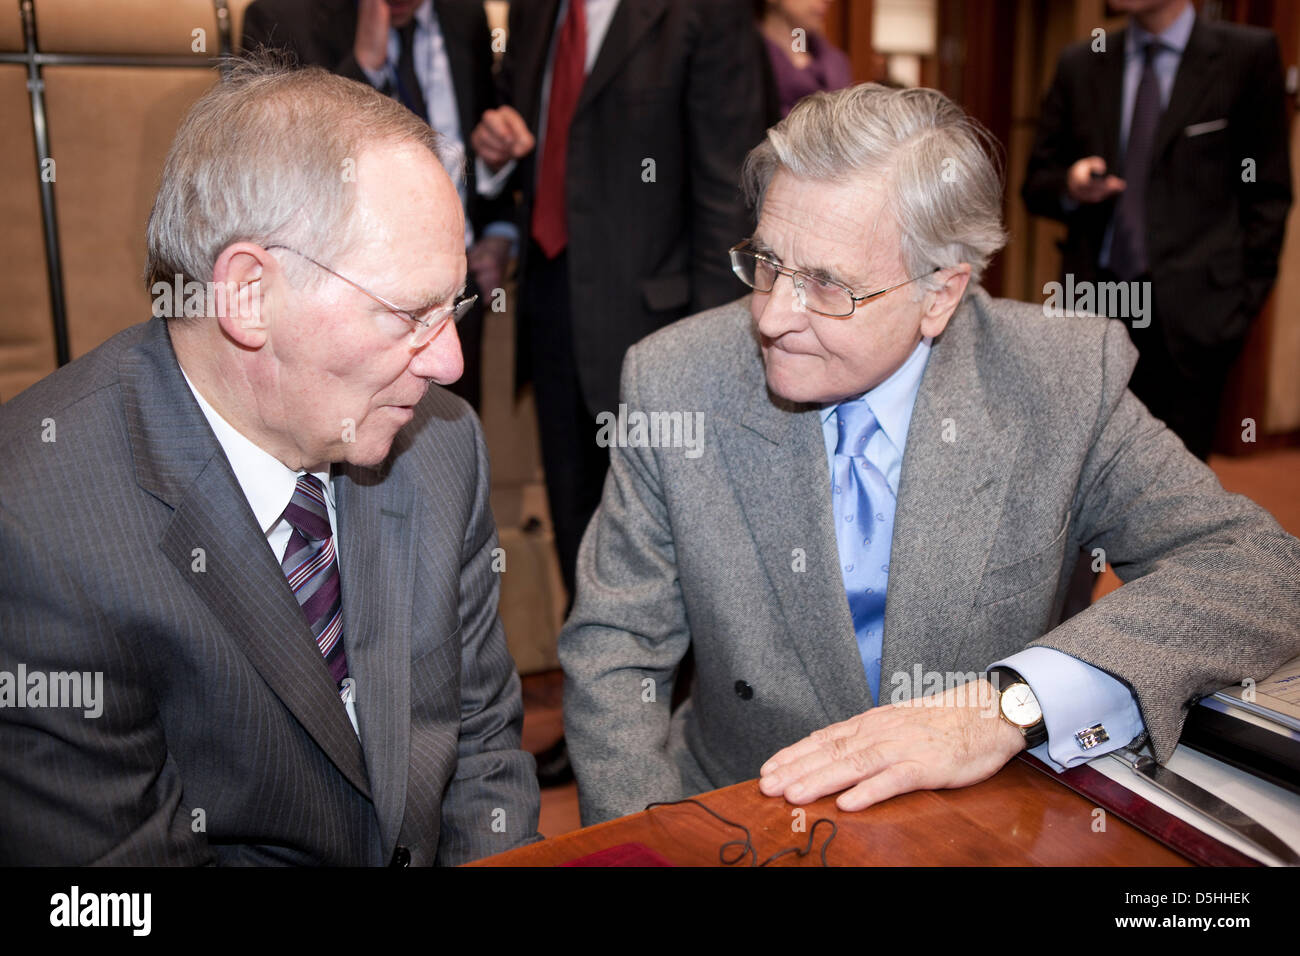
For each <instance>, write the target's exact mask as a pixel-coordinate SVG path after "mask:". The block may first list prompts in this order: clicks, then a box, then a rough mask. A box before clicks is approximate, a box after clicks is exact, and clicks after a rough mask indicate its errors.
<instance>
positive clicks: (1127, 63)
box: [1097, 3, 1196, 268]
mask: <svg viewBox="0 0 1300 956" xmlns="http://www.w3.org/2000/svg"><path fill="white" fill-rule="evenodd" d="M1195 22H1196V9H1195V8H1194V7H1193V6H1192V5H1191V4H1190V3H1189V4H1188V5H1187V7H1186V8H1185V9H1184V10H1183V12H1182V13H1181V14H1179V16H1178V19H1177V20H1175V21H1174V22H1173V23H1171V24H1169V26H1168V27H1166V28H1165V29H1164V30H1163V31H1162V32H1160V33H1156V34H1151V33H1148V32H1147V31H1146V30H1143V29H1142V27H1140V26H1139V25H1138V22H1137V20H1135V19H1132V18H1130V19H1129V23H1128V30H1127V32H1126V33H1125V35H1124V93H1123V101H1122V113H1121V115H1120V122H1119V155H1121V156H1123V155H1124V154H1125V153H1126V152H1127V151H1128V131H1129V127H1130V126H1131V125H1132V124H1133V106H1134V104H1135V103H1136V102H1137V91H1138V85H1139V84H1140V83H1141V82H1142V70H1143V68H1144V66H1145V63H1146V59H1145V57H1144V55H1143V53H1142V50H1143V48H1144V47H1145V46H1146V45H1147V42H1148V41H1149V40H1151V39H1153V38H1154V39H1158V40H1159V41H1160V44H1161V46H1160V49H1159V51H1157V53H1156V56H1155V62H1154V64H1153V66H1154V67H1155V71H1156V80H1157V81H1158V82H1159V84H1160V109H1161V111H1162V112H1163V111H1164V109H1165V108H1166V107H1168V106H1169V96H1170V94H1172V93H1173V90H1174V79H1175V77H1177V75H1178V65H1179V64H1180V63H1182V61H1183V50H1185V49H1187V39H1188V37H1190V36H1191V35H1192V25H1193V24H1194V23H1195ZM1114 231H1115V224H1114V221H1113V217H1112V222H1111V223H1110V224H1109V225H1107V226H1106V234H1105V236H1103V237H1102V240H1101V253H1100V255H1099V256H1098V257H1097V258H1098V261H1099V262H1100V263H1101V265H1102V268H1109V267H1110V241H1111V236H1112V234H1113V233H1114Z"/></svg>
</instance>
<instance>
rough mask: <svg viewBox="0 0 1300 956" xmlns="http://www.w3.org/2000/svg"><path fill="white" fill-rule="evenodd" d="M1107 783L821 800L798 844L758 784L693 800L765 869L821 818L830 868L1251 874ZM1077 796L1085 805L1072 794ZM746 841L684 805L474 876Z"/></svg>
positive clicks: (691, 858)
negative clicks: (623, 848)
mask: <svg viewBox="0 0 1300 956" xmlns="http://www.w3.org/2000/svg"><path fill="white" fill-rule="evenodd" d="M1094 778H1095V779H1094ZM1098 781H1101V783H1098ZM1110 783H1111V782H1110V781H1107V780H1106V778H1105V777H1103V776H1102V775H1101V774H1098V773H1097V772H1096V771H1094V770H1092V769H1090V768H1088V767H1080V768H1076V770H1070V771H1067V772H1066V773H1065V774H1064V775H1062V776H1061V777H1057V775H1055V774H1053V773H1052V772H1051V771H1049V770H1047V769H1046V768H1044V767H1043V766H1042V764H1039V763H1038V761H1036V760H1035V759H1034V758H1033V757H1029V756H1027V755H1022V756H1021V757H1020V758H1018V759H1016V760H1013V761H1011V762H1010V763H1008V764H1007V765H1006V766H1005V767H1004V768H1002V770H1001V771H999V772H998V773H997V774H995V775H994V776H993V777H990V778H989V779H988V780H986V781H984V782H983V783H980V784H977V785H976V786H973V787H966V788H963V789H960V790H931V791H920V792H916V793H909V794H904V795H902V796H899V797H895V798H894V799H892V800H887V801H885V802H884V803H881V804H878V805H876V806H874V807H870V808H868V809H867V810H864V811H862V812H859V813H842V812H840V811H839V810H837V809H836V808H835V798H834V797H833V796H832V797H825V798H823V799H821V800H818V801H817V802H816V803H812V804H809V805H807V806H806V807H804V808H802V809H803V810H804V811H805V814H804V818H803V825H804V829H803V831H802V832H796V831H795V830H794V829H793V827H794V825H795V823H796V820H797V816H796V814H795V813H794V811H795V810H796V808H795V807H793V806H792V805H790V804H788V803H786V802H785V800H783V799H781V798H778V797H765V796H763V795H762V794H761V793H760V792H759V790H758V781H757V780H749V781H746V782H745V783H738V784H736V785H734V786H731V787H725V788H723V789H721V790H714V791H712V792H711V793H707V794H702V795H700V797H699V799H700V800H701V802H703V803H705V804H707V805H708V806H709V807H711V808H712V809H713V810H715V811H716V812H717V813H719V814H721V815H722V816H723V817H725V818H727V819H728V820H733V821H735V822H737V823H741V824H744V825H745V826H746V827H748V828H749V830H750V833H751V835H752V842H753V846H754V849H755V851H756V853H757V857H758V859H759V860H760V861H761V860H764V859H766V858H767V857H769V856H771V855H772V854H773V853H776V852H777V851H779V850H783V849H785V848H786V847H791V846H799V847H800V848H802V847H803V846H805V845H806V844H807V843H808V833H809V831H811V830H812V827H813V823H814V821H816V820H817V819H818V818H819V817H827V818H829V819H831V820H833V821H834V822H835V824H836V825H837V827H838V832H837V834H836V836H835V838H834V840H832V841H831V844H830V846H829V848H828V850H827V854H826V859H827V863H828V864H829V865H831V866H899V865H902V866H968V865H974V866H1001V865H1012V866H1020V865H1031V866H1036V865H1044V866H1112V865H1126V866H1190V865H1193V863H1194V862H1201V863H1226V864H1233V865H1250V864H1252V863H1253V861H1251V860H1250V859H1249V858H1247V857H1244V856H1242V855H1241V854H1238V853H1236V851H1234V850H1231V849H1230V848H1228V847H1225V846H1224V845H1223V844H1221V843H1218V842H1217V841H1214V840H1211V839H1209V838H1208V837H1205V836H1204V835H1203V834H1200V833H1199V831H1196V830H1194V828H1191V827H1189V826H1188V825H1186V824H1183V823H1182V822H1181V821H1179V820H1177V819H1176V818H1174V817H1171V816H1169V815H1168V814H1165V813H1164V812H1163V811H1160V810H1157V809H1156V808H1154V807H1153V806H1152V805H1151V804H1149V803H1146V801H1144V800H1140V798H1138V800H1139V801H1140V804H1141V805H1139V804H1137V803H1135V802H1134V801H1133V799H1132V798H1131V795H1128V793H1127V791H1125V792H1124V793H1120V792H1118V790H1116V789H1112V788H1113V787H1117V785H1111V787H1107V786H1106V785H1108V784H1110ZM1072 786H1073V787H1077V788H1079V789H1081V790H1084V791H1085V792H1088V793H1089V796H1087V797H1085V796H1082V795H1081V794H1080V793H1076V792H1074V790H1072V789H1070V788H1071V787H1072ZM1099 807H1102V808H1107V809H1106V810H1105V814H1104V818H1103V817H1101V816H1099V815H1098V813H1097V812H1096V811H1097V810H1098V808H1099ZM1151 811H1155V812H1154V813H1152V812H1151ZM1119 813H1123V814H1124V815H1125V816H1127V817H1129V818H1130V819H1135V820H1137V821H1138V822H1139V824H1140V825H1142V826H1143V827H1144V828H1145V829H1146V830H1148V832H1151V833H1156V834H1158V835H1159V836H1160V838H1161V839H1162V840H1166V841H1169V842H1173V843H1175V844H1176V845H1179V846H1180V848H1181V849H1182V850H1183V851H1184V852H1185V853H1186V854H1187V856H1184V855H1180V853H1178V852H1175V851H1174V850H1173V849H1170V848H1169V847H1168V846H1166V845H1164V843H1162V842H1160V840H1157V839H1153V838H1152V837H1151V836H1148V835H1147V834H1146V833H1143V832H1142V831H1141V830H1139V829H1137V828H1136V827H1134V826H1131V825H1129V824H1128V823H1125V822H1124V821H1123V820H1122V819H1120V818H1119V816H1118V814H1119ZM1103 819H1104V829H1101V828H1100V823H1101V821H1103ZM828 833H829V827H827V826H826V825H825V824H823V825H822V826H820V827H818V829H817V832H816V834H815V839H814V849H813V852H812V853H810V854H809V855H808V856H806V857H800V856H797V855H795V854H788V855H786V856H784V857H782V858H781V859H779V860H777V861H776V862H775V863H774V864H773V865H775V866H820V865H821V860H820V857H819V854H818V850H819V848H820V847H821V845H822V843H823V841H824V840H825V838H826V835H827V834H828ZM743 837H744V835H743V833H742V832H741V831H740V830H738V829H737V828H735V827H730V826H727V825H725V824H723V823H722V822H720V821H719V820H717V819H716V818H714V817H713V816H711V815H710V814H709V813H707V812H706V811H704V810H703V809H702V808H700V807H699V806H696V805H694V804H689V803H688V804H680V805H675V806H665V807H656V808H654V809H651V810H648V811H644V812H641V813H634V814H631V815H630V816H626V817H623V818H621V819H618V820H611V821H609V822H607V823H601V824H597V825H596V826H592V827H587V828H585V829H582V830H577V831H574V832H573V833H566V834H564V835H562V836H558V837H553V838H551V839H549V840H544V841H542V842H540V843H534V844H532V845H530V846H526V847H520V848H519V849H517V850H511V851H510V852H508V853H501V854H498V855H496V856H492V857H488V858H487V859H484V860H479V861H477V862H476V863H474V864H472V865H474V866H555V865H558V864H561V863H566V862H568V861H571V860H575V859H577V858H579V857H584V856H587V855H589V854H592V853H595V852H597V851H600V850H604V849H607V848H609V847H613V846H618V845H620V844H625V843H641V844H644V845H645V846H647V847H649V848H650V849H652V850H654V851H656V852H657V853H659V854H661V855H662V856H664V857H666V858H667V859H668V860H669V861H671V862H672V863H673V864H675V865H678V866H718V865H720V863H719V859H718V851H719V848H720V847H721V846H722V845H723V844H724V843H727V842H728V841H731V840H736V839H743ZM733 852H734V851H733ZM1188 857H1190V859H1189V858H1188ZM746 864H748V860H746Z"/></svg>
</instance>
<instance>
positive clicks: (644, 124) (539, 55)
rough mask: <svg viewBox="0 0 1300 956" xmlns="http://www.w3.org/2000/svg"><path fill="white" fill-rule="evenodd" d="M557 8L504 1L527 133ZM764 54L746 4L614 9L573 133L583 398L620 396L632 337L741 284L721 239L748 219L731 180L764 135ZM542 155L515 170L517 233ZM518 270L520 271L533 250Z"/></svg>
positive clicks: (514, 93)
mask: <svg viewBox="0 0 1300 956" xmlns="http://www.w3.org/2000/svg"><path fill="white" fill-rule="evenodd" d="M558 9H559V0H514V2H512V3H511V4H510V31H509V41H508V43H507V46H506V55H505V59H504V61H503V63H502V71H501V78H502V86H503V90H502V99H503V101H504V102H508V103H510V104H511V105H512V106H514V107H515V109H517V110H518V111H519V113H520V114H521V115H522V116H523V118H524V121H525V122H526V123H527V124H528V128H529V129H531V130H533V131H534V132H536V131H537V129H538V127H539V121H540V119H541V116H542V110H543V109H544V108H545V104H543V103H542V101H541V96H542V80H543V76H544V75H545V71H546V60H547V54H548V52H549V50H550V46H551V37H552V34H553V32H554V30H555V18H556V12H557V10H558ZM765 55H766V54H765V53H764V51H763V50H762V49H761V48H760V46H759V42H758V34H757V32H756V31H755V30H754V28H753V20H752V14H751V11H750V9H749V6H748V5H747V4H745V3H742V2H736V0H622V2H621V3H620V4H619V5H618V10H617V12H616V13H615V14H614V18H613V20H612V21H611V23H610V26H609V32H608V33H607V34H606V35H605V39H604V42H603V43H602V45H601V48H600V53H599V55H598V57H597V59H596V62H595V64H594V65H593V67H592V70H591V73H590V74H589V75H588V76H587V79H586V82H585V84H584V85H583V89H582V94H581V97H580V99H579V101H578V108H577V112H576V114H575V115H574V118H573V123H572V126H571V127H570V129H569V151H568V168H567V182H566V192H567V204H566V211H567V215H568V231H569V245H568V267H569V275H570V290H571V297H572V320H573V338H574V347H575V350H576V354H577V362H578V373H579V378H580V379H581V382H582V388H583V393H584V395H585V396H586V399H587V404H588V406H589V407H590V408H592V409H602V408H613V407H615V405H616V404H617V402H618V372H619V368H620V367H621V365H622V361H623V354H624V353H625V352H626V351H627V349H628V347H629V346H631V345H632V343H634V342H636V341H637V340H638V339H640V338H642V337H644V336H645V335H648V334H649V333H651V332H653V331H655V330H656V329H658V328H660V327H662V326H664V325H667V324H668V323H669V322H672V321H674V320H676V319H678V318H681V317H682V316H683V315H686V314H688V313H690V312H696V311H699V310H700V309H704V308H709V307H712V306H715V305H720V304H721V303H723V302H728V301H730V300H731V299H734V298H735V297H736V296H738V295H741V294H742V293H744V291H745V289H744V287H743V286H742V285H741V284H740V282H739V280H737V279H736V278H735V277H734V276H733V275H732V274H731V267H730V264H729V263H728V260H727V250H728V249H729V248H730V247H731V246H733V245H734V244H735V243H737V242H739V241H740V240H741V239H744V238H745V237H747V236H748V235H749V233H750V231H751V229H752V228H753V226H752V222H751V220H750V217H749V214H748V213H747V211H746V209H745V205H744V200H743V198H742V196H741V193H740V190H739V187H738V185H737V184H738V182H739V176H740V165H741V162H742V161H743V160H744V157H745V154H746V153H747V152H748V151H749V150H750V149H751V148H752V147H754V146H756V145H758V143H759V141H760V140H761V139H762V136H763V128H764V88H763V73H762V58H763V57H764V56H765ZM647 159H652V160H654V181H653V182H647V181H645V178H643V177H645V176H648V174H647V173H645V172H644V171H645V169H646V166H645V165H644V163H645V160H647ZM538 163H539V160H538V156H537V153H536V152H534V153H533V154H532V155H531V156H529V157H526V158H525V159H524V161H523V162H521V163H520V166H519V169H518V171H517V178H516V183H517V184H518V186H519V187H520V188H521V189H522V191H523V194H524V197H525V201H524V203H523V208H522V210H521V212H522V222H521V234H522V235H525V236H527V235H528V232H529V229H528V223H529V219H530V216H531V212H532V195H533V192H534V190H535V187H536V177H537V166H538ZM526 245H527V244H525V246H526ZM521 268H522V270H523V271H524V274H525V278H526V276H527V270H528V262H527V259H526V258H525V259H524V261H523V262H522V263H521ZM522 306H523V308H524V309H525V310H526V309H527V308H528V302H527V300H526V297H525V301H524V302H523V303H522Z"/></svg>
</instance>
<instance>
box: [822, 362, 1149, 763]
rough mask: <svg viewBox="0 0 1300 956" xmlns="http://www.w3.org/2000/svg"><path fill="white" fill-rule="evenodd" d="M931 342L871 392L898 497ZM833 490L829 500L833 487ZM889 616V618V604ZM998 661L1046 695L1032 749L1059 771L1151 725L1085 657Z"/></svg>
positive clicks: (825, 421)
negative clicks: (1091, 736) (1090, 740)
mask: <svg viewBox="0 0 1300 956" xmlns="http://www.w3.org/2000/svg"><path fill="white" fill-rule="evenodd" d="M930 346H931V340H930V339H928V338H926V339H922V340H921V341H920V343H918V344H917V346H916V348H915V349H914V350H913V351H912V354H911V355H909V356H908V358H907V361H905V362H904V363H903V364H902V365H901V366H899V368H898V369H897V371H895V372H894V374H893V375H891V376H889V378H887V379H885V380H884V381H883V382H881V383H880V384H879V385H877V386H876V387H875V388H873V389H871V390H870V391H868V392H866V393H864V394H865V397H866V399H867V403H868V404H869V405H870V406H871V410H872V411H873V412H875V415H876V420H877V421H878V422H879V423H880V428H879V429H877V430H876V432H875V434H874V435H872V436H871V439H870V441H868V442H867V450H866V457H867V460H868V461H870V462H871V463H872V464H873V465H875V466H876V467H877V468H878V469H880V472H881V474H883V475H884V476H885V481H886V482H887V483H888V484H889V487H890V490H892V491H893V492H894V495H895V496H897V495H898V486H899V479H900V478H901V476H902V472H903V451H904V449H905V448H906V447H907V431H908V428H909V426H910V424H911V421H912V408H913V406H915V404H916V396H917V393H918V392H919V390H920V387H921V378H922V376H923V374H924V373H925V366H926V362H927V361H928V360H929V358H930ZM837 405H839V403H838V402H836V403H834V404H832V405H829V406H827V407H826V408H825V409H824V410H823V411H822V440H823V442H824V443H825V446H826V468H827V472H828V473H830V472H833V471H834V469H835V446H836V443H837V442H838V440H839V429H838V427H837V425H836V418H835V408H836V406H837ZM825 493H826V496H827V501H828V503H829V500H830V489H829V488H827V489H826V490H825ZM885 615H886V621H888V615H889V610H888V608H886V610H885ZM996 665H1002V666H1005V667H1010V668H1012V669H1013V670H1015V671H1017V672H1018V673H1019V674H1020V675H1021V676H1022V677H1023V678H1024V679H1025V680H1026V681H1027V682H1028V684H1029V686H1030V688H1031V689H1032V690H1033V692H1034V696H1035V697H1037V698H1038V703H1039V705H1040V706H1041V707H1042V708H1043V720H1044V722H1045V723H1046V725H1047V743H1045V744H1042V745H1040V746H1038V747H1035V748H1034V749H1033V750H1032V751H1030V752H1031V753H1032V754H1034V756H1036V757H1038V758H1039V759H1040V760H1042V761H1043V762H1045V763H1046V764H1048V765H1049V766H1050V767H1052V768H1053V769H1054V770H1057V771H1061V770H1064V769H1066V768H1067V767H1073V766H1076V765H1078V764H1081V763H1085V762H1086V761H1089V760H1091V759H1092V758H1093V757H1096V756H1099V755H1101V754H1104V753H1106V752H1108V751H1111V750H1115V749H1118V748H1119V747H1123V746H1126V745H1128V744H1129V743H1130V742H1131V741H1132V740H1133V738H1135V737H1136V736H1137V735H1138V734H1140V733H1142V732H1143V731H1144V730H1145V729H1146V728H1145V726H1144V725H1143V723H1142V715H1141V713H1140V712H1139V710H1138V706H1137V701H1136V700H1135V699H1134V697H1133V693H1132V691H1130V690H1129V689H1128V686H1127V685H1125V684H1124V683H1123V682H1121V681H1118V680H1116V679H1115V678H1113V677H1111V676H1110V675H1109V674H1107V673H1106V672H1105V671H1102V670H1098V669H1097V668H1095V667H1093V666H1092V665H1090V664H1085V663H1084V662H1083V661H1081V660H1079V659H1078V658H1075V657H1071V656H1070V655H1068V654H1064V653H1062V652H1060V651H1058V650H1055V649H1053V648H1050V647H1029V648H1026V649H1025V650H1023V651H1020V652H1018V653H1016V654H1012V655H1011V656H1010V657H1005V658H1003V659H1002V660H1000V661H995V662H993V663H991V664H990V665H989V666H990V667H993V666H996ZM1096 724H1101V725H1102V726H1103V727H1105V729H1106V732H1107V733H1108V734H1109V735H1110V740H1109V741H1107V742H1105V743H1102V744H1098V745H1097V746H1095V747H1093V748H1092V749H1090V750H1085V749H1084V748H1083V746H1082V745H1081V744H1080V743H1079V741H1078V740H1077V739H1076V738H1075V734H1076V733H1078V732H1079V731H1081V730H1083V729H1084V728H1087V727H1092V726H1094V725H1096Z"/></svg>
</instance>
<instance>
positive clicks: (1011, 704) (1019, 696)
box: [1002, 683, 1043, 727]
mask: <svg viewBox="0 0 1300 956" xmlns="http://www.w3.org/2000/svg"><path fill="white" fill-rule="evenodd" d="M1002 714H1003V716H1005V717H1006V718H1007V720H1009V721H1011V722H1012V723H1013V724H1015V725H1016V726H1017V727H1029V726H1032V725H1033V724H1036V723H1038V721H1040V720H1041V719H1042V717H1043V709H1042V708H1041V707H1039V706H1038V698H1037V697H1035V696H1034V692H1033V691H1032V690H1030V689H1029V685H1028V684H1025V683H1015V684H1012V685H1011V686H1010V687H1008V688H1007V689H1006V690H1005V691H1003V692H1002Z"/></svg>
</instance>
